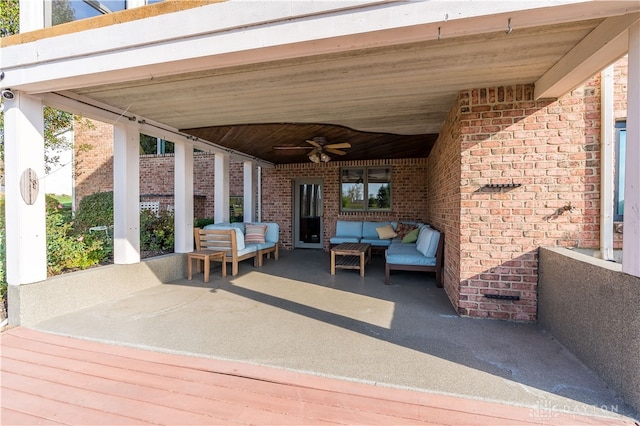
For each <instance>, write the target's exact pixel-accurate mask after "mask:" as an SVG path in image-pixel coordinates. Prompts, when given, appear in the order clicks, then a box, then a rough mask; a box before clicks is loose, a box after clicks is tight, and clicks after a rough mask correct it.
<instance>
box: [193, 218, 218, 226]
mask: <svg viewBox="0 0 640 426" xmlns="http://www.w3.org/2000/svg"><path fill="white" fill-rule="evenodd" d="M214 223H216V221H215V219H214V218H212V217H203V218H199V219H194V220H193V227H194V228H204V227H205V226H207V225H211V224H214Z"/></svg>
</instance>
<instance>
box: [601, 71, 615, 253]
mask: <svg viewBox="0 0 640 426" xmlns="http://www.w3.org/2000/svg"><path fill="white" fill-rule="evenodd" d="M600 75H601V81H600V93H601V96H600V111H601V114H600V139H601V144H600V159H601V160H600V161H601V166H600V188H601V191H600V257H601V258H602V259H604V260H613V193H614V185H613V184H614V182H613V179H614V174H613V172H614V170H613V165H614V162H615V152H614V140H613V136H614V129H615V117H614V108H613V65H609V66H608V67H607V68H605V69H604V70H603V71H602V72H601V74H600Z"/></svg>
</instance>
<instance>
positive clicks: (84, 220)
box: [73, 191, 113, 232]
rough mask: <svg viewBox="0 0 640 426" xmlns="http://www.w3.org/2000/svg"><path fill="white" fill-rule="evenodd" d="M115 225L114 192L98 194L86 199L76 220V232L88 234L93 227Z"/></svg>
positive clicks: (81, 203)
mask: <svg viewBox="0 0 640 426" xmlns="http://www.w3.org/2000/svg"><path fill="white" fill-rule="evenodd" d="M111 225H113V192H112V191H109V192H96V193H95V194H91V195H87V196H86V197H84V198H83V199H82V200H81V201H80V204H79V205H78V209H77V211H76V216H75V218H74V226H73V227H74V229H75V231H76V232H87V231H89V228H91V227H93V226H111Z"/></svg>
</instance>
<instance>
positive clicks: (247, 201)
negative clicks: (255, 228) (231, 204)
mask: <svg viewBox="0 0 640 426" xmlns="http://www.w3.org/2000/svg"><path fill="white" fill-rule="evenodd" d="M243 178H244V190H243V194H244V201H243V207H242V209H243V214H244V221H245V222H253V221H255V220H256V188H257V186H258V173H257V169H256V166H255V165H254V164H253V162H252V161H245V162H244V173H243Z"/></svg>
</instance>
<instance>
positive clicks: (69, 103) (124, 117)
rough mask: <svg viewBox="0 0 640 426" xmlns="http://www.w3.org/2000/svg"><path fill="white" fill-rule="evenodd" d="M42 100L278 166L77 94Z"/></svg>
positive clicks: (169, 138)
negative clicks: (129, 122) (127, 122)
mask: <svg viewBox="0 0 640 426" xmlns="http://www.w3.org/2000/svg"><path fill="white" fill-rule="evenodd" d="M40 97H41V98H42V100H43V102H44V104H45V105H46V106H50V107H52V108H56V109H59V110H61V111H65V112H68V113H71V114H75V115H79V116H81V117H84V118H90V119H92V120H97V121H102V122H104V123H109V124H115V123H116V122H118V121H133V122H135V123H137V124H136V125H137V126H138V128H139V131H140V133H143V134H145V135H149V136H152V137H156V138H162V139H164V140H166V141H169V142H173V143H179V144H187V145H191V146H193V147H194V148H197V149H200V150H202V151H206V152H211V153H213V154H225V155H229V156H230V157H231V158H233V159H234V160H240V161H250V162H252V163H254V164H256V165H257V166H259V167H262V168H273V167H274V164H273V163H270V162H268V161H264V160H261V159H259V158H256V157H252V156H249V155H246V154H244V153H242V152H239V151H234V150H232V149H229V148H226V147H223V146H221V145H218V144H216V143H214V142H211V141H208V140H205V139H202V138H195V139H193V138H191V137H190V135H187V134H186V133H184V132H181V131H179V130H178V129H174V128H173V127H171V126H167V125H165V124H162V123H158V122H156V121H154V120H150V119H146V118H144V117H140V116H136V115H135V114H133V113H130V112H127V111H126V110H121V109H118V108H115V107H113V106H111V105H106V104H101V103H99V102H96V101H95V100H92V99H84V98H82V97H81V96H79V95H76V94H71V93H62V94H57V93H46V94H43V95H40Z"/></svg>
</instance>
